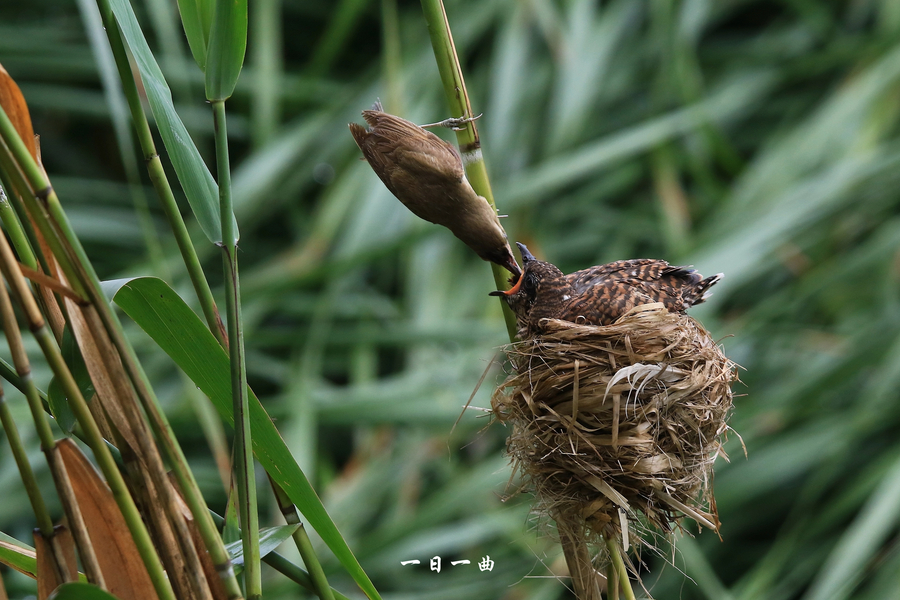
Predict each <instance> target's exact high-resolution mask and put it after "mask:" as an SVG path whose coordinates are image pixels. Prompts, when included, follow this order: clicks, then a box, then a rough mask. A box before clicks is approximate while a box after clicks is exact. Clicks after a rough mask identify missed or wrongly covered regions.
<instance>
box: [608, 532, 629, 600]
mask: <svg viewBox="0 0 900 600" xmlns="http://www.w3.org/2000/svg"><path fill="white" fill-rule="evenodd" d="M606 549H607V550H609V558H610V560H612V564H613V568H614V569H615V570H616V574H617V575H618V578H619V586H620V588H621V590H622V592H623V593H624V594H625V600H636V599H635V597H634V590H633V589H632V587H631V580H630V578H629V577H628V569H627V568H626V567H625V561H624V560H623V559H622V551H621V550H620V549H619V545H618V544H617V543H616V542H615V540H613V539H610V538H606Z"/></svg>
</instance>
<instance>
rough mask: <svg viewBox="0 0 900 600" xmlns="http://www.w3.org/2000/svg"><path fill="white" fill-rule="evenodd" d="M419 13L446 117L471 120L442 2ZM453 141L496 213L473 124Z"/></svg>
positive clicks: (510, 329) (426, 4)
mask: <svg viewBox="0 0 900 600" xmlns="http://www.w3.org/2000/svg"><path fill="white" fill-rule="evenodd" d="M422 11H423V12H424V13H425V23H426V24H427V25H428V34H429V35H430V36H431V46H432V48H433V49H434V57H435V59H436V60H437V67H438V71H439V72H440V74H441V82H443V84H444V95H445V96H446V98H447V103H448V104H449V105H450V116H452V117H463V118H466V119H471V118H472V117H474V116H475V115H474V113H473V112H472V105H471V103H470V102H469V93H468V92H467V91H466V82H465V80H464V79H463V74H462V68H461V67H460V65H459V57H458V56H457V55H456V46H455V45H454V44H453V35H452V33H451V32H450V22H449V21H448V20H447V12H446V11H445V10H444V3H443V2H442V1H441V0H422ZM456 141H457V143H458V144H459V154H460V156H462V161H463V165H465V168H466V178H467V179H468V180H469V183H470V184H472V189H474V190H475V193H477V194H479V195H480V196H484V198H485V199H486V200H487V201H488V203H489V204H490V205H491V207H493V208H494V209H495V210H496V208H497V207H496V204H495V203H494V193H493V192H492V191H491V182H490V179H488V174H487V166H486V165H485V164H484V157H483V156H482V154H481V140H480V139H479V137H478V129H477V127H476V126H475V121H470V122H468V123H466V124H465V127H463V128H461V129H460V130H459V131H457V132H456ZM491 271H492V272H493V274H494V283H495V284H496V285H497V289H498V290H505V289H509V283H508V282H507V280H506V278H507V275H508V274H507V273H506V271H505V270H504V269H503V268H502V267H500V266H499V265H496V264H494V263H491ZM500 304H501V306H502V309H503V319H504V321H505V322H506V330H507V333H509V339H510V341H513V340H514V339H515V336H516V317H515V315H513V313H512V311H511V310H510V309H509V307H508V306H507V305H506V303H505V302H503V301H502V300H501V302H500Z"/></svg>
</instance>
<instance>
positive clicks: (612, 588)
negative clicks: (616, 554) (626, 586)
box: [606, 561, 619, 600]
mask: <svg viewBox="0 0 900 600" xmlns="http://www.w3.org/2000/svg"><path fill="white" fill-rule="evenodd" d="M606 598H607V600H619V572H618V571H616V566H615V565H614V564H613V563H612V561H610V562H609V564H608V565H606Z"/></svg>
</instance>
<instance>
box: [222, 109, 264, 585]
mask: <svg viewBox="0 0 900 600" xmlns="http://www.w3.org/2000/svg"><path fill="white" fill-rule="evenodd" d="M212 108H213V117H214V122H215V137H216V165H217V173H218V179H219V181H218V183H219V207H220V210H221V221H222V259H223V262H224V269H225V309H226V312H227V314H228V352H229V358H230V361H231V394H232V398H233V400H234V469H235V480H236V483H237V489H238V510H239V513H240V517H241V538H242V540H243V546H244V561H245V562H244V564H245V571H244V572H245V581H246V589H247V597H248V598H250V599H255V598H259V597H261V596H262V579H261V576H260V557H259V514H258V512H257V503H256V481H255V478H254V471H253V446H252V439H251V436H250V408H249V398H248V397H247V367H246V364H245V361H244V332H243V322H242V321H243V320H242V318H241V284H240V279H239V274H238V259H237V241H236V239H235V238H236V232H235V230H234V217H233V214H234V210H233V207H232V198H231V167H230V165H229V162H228V129H227V126H226V120H225V101H224V100H213V101H212Z"/></svg>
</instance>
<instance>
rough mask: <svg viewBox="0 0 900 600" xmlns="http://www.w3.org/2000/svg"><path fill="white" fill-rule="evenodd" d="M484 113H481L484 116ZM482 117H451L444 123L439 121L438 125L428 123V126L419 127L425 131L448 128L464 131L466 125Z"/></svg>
mask: <svg viewBox="0 0 900 600" xmlns="http://www.w3.org/2000/svg"><path fill="white" fill-rule="evenodd" d="M483 114H484V113H481V115H483ZM481 115H478V116H476V117H451V118H449V119H444V120H443V121H438V122H437V123H428V124H427V125H419V127H422V128H423V129H425V128H428V127H446V128H447V129H452V130H453V131H462V130H463V129H465V128H466V127H465V125H466V123H471V122H472V121H475V120H476V119H480V118H481Z"/></svg>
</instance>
